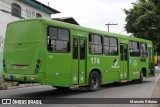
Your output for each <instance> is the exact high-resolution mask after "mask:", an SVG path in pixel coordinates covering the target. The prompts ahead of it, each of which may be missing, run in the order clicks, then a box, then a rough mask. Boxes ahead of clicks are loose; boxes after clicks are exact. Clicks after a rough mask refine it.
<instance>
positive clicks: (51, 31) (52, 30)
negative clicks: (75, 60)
mask: <svg viewBox="0 0 160 107" xmlns="http://www.w3.org/2000/svg"><path fill="white" fill-rule="evenodd" d="M49 39H58V32H57V28H53V27H49Z"/></svg>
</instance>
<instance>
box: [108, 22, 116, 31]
mask: <svg viewBox="0 0 160 107" xmlns="http://www.w3.org/2000/svg"><path fill="white" fill-rule="evenodd" d="M105 25H107V26H108V32H109V26H110V25H118V23H112V24H111V23H108V24H105Z"/></svg>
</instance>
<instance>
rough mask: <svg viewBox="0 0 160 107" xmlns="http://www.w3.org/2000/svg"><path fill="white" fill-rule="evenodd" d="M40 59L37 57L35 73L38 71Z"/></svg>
mask: <svg viewBox="0 0 160 107" xmlns="http://www.w3.org/2000/svg"><path fill="white" fill-rule="evenodd" d="M40 62H41V61H40V59H37V64H36V68H35V74H37V73H38V70H39V67H40Z"/></svg>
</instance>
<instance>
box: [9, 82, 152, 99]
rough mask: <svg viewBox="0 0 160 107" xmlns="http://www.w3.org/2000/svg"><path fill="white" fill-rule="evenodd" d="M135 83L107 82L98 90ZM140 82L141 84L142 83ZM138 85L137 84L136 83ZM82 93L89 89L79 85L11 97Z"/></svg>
mask: <svg viewBox="0 0 160 107" xmlns="http://www.w3.org/2000/svg"><path fill="white" fill-rule="evenodd" d="M150 82H152V81H144V82H143V84H146V83H150ZM136 84H137V83H133V82H127V83H108V84H103V85H101V87H100V90H99V91H101V90H105V89H108V88H113V87H123V86H129V85H136ZM143 84H142V85H143ZM137 85H138V84H137ZM82 93H89V90H88V88H87V87H80V88H72V89H70V90H58V89H55V88H53V90H52V89H51V90H44V91H38V92H30V93H25V94H19V95H15V96H12V97H16V98H17V97H18V98H63V97H66V96H70V95H71V96H72V95H77V94H82Z"/></svg>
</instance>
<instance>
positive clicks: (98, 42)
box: [94, 35, 102, 44]
mask: <svg viewBox="0 0 160 107" xmlns="http://www.w3.org/2000/svg"><path fill="white" fill-rule="evenodd" d="M94 43H95V44H102V43H101V36H100V35H94Z"/></svg>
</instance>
